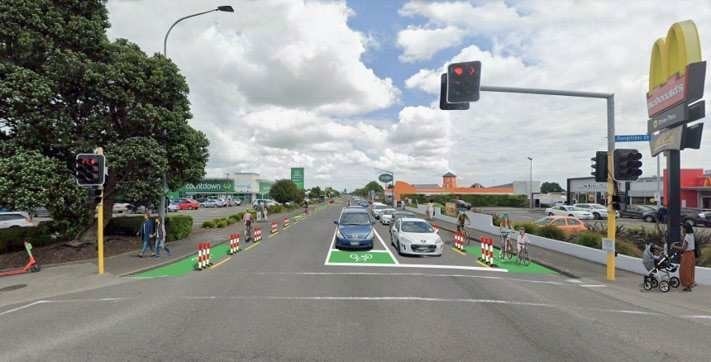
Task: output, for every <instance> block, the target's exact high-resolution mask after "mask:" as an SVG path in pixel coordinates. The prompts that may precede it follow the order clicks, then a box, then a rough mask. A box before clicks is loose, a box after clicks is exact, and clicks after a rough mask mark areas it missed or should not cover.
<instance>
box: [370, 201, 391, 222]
mask: <svg viewBox="0 0 711 362" xmlns="http://www.w3.org/2000/svg"><path fill="white" fill-rule="evenodd" d="M387 208H388V205H385V204H381V203H379V202H374V203H373V206H371V207H370V209H371V210H372V212H373V217H374V218H376V219H378V220H379V219H380V213H381V212H382V211H383V210H385V209H387Z"/></svg>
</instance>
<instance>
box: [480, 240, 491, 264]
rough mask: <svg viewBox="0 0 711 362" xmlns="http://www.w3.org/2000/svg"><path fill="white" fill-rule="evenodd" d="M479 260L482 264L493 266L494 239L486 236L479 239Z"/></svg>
mask: <svg viewBox="0 0 711 362" xmlns="http://www.w3.org/2000/svg"><path fill="white" fill-rule="evenodd" d="M480 240H481V257H480V258H479V260H481V261H482V262H483V263H485V264H487V265H489V266H493V265H494V239H492V238H490V237H486V236H482V237H481V239H480Z"/></svg>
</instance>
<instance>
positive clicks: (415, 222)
mask: <svg viewBox="0 0 711 362" xmlns="http://www.w3.org/2000/svg"><path fill="white" fill-rule="evenodd" d="M390 243H391V244H392V245H393V246H394V247H395V249H397V251H398V253H399V254H415V255H433V256H442V249H443V248H444V243H443V242H442V238H441V237H440V236H439V234H438V233H436V232H435V230H434V228H433V227H432V225H430V223H428V222H427V221H425V220H423V219H418V218H409V217H402V218H399V219H398V220H397V222H396V223H395V224H394V225H393V227H392V228H391V229H390Z"/></svg>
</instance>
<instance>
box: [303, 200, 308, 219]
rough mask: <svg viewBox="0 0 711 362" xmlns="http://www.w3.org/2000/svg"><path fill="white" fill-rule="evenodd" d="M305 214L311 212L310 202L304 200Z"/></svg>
mask: <svg viewBox="0 0 711 362" xmlns="http://www.w3.org/2000/svg"><path fill="white" fill-rule="evenodd" d="M304 214H306V215H308V214H309V202H308V201H306V200H304Z"/></svg>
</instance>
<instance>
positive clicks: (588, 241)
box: [573, 231, 602, 249]
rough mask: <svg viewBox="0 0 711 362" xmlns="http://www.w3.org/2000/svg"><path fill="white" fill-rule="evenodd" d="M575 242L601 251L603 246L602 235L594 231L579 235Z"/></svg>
mask: <svg viewBox="0 0 711 362" xmlns="http://www.w3.org/2000/svg"><path fill="white" fill-rule="evenodd" d="M573 242H574V243H576V244H579V245H583V246H588V247H591V248H598V249H599V248H600V247H601V245H602V235H600V234H598V233H595V232H592V231H586V232H582V233H580V234H578V235H577V236H576V237H575V239H574V241H573Z"/></svg>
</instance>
